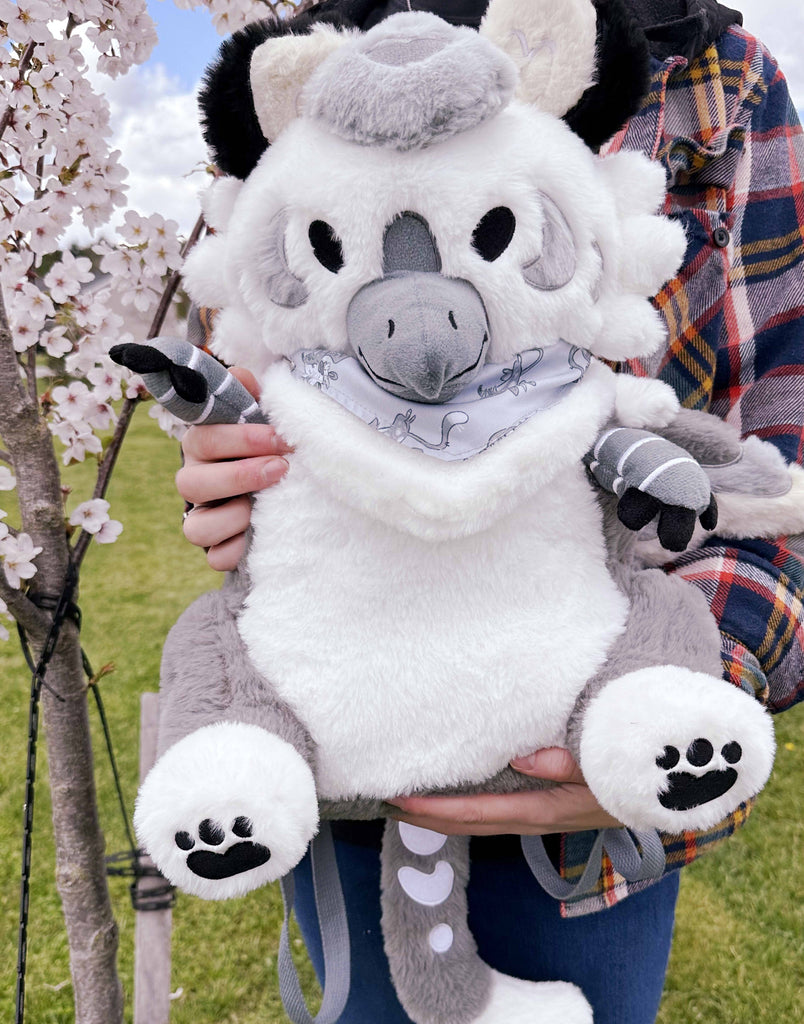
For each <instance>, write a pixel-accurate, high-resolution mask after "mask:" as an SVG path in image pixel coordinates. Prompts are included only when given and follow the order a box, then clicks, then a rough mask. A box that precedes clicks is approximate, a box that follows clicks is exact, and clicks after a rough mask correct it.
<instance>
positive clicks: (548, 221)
mask: <svg viewBox="0 0 804 1024" xmlns="http://www.w3.org/2000/svg"><path fill="white" fill-rule="evenodd" d="M538 196H539V199H540V200H541V203H542V209H543V211H544V227H543V228H542V251H541V254H540V255H539V256H538V257H537V258H536V259H535V260H533V261H532V262H531V263H526V264H525V265H524V266H523V267H522V276H523V277H524V279H525V281H527V283H528V284H529V285H530V286H531V287H532V288H538V289H539V290H540V291H555V290H556V289H558V288H563V287H564V285H565V284H569V282H570V281H571V280H572V278H573V277H574V275H575V267H576V266H577V257H576V253H575V239H574V238H573V237H572V231H571V229H570V226H569V224H568V223H567V220H566V218H565V217H564V214H563V213H562V212H561V210H559V208H558V207H557V206H556V204H555V203H554V202H553V200H552V199H551V198H550V197H549V196H546V195H545V194H544V193H543V192H539V193H538Z"/></svg>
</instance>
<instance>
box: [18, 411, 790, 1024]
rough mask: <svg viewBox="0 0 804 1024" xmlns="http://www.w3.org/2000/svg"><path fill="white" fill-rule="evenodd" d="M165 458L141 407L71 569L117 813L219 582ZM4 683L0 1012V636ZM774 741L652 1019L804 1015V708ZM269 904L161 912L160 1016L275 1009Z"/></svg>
mask: <svg viewBox="0 0 804 1024" xmlns="http://www.w3.org/2000/svg"><path fill="white" fill-rule="evenodd" d="M177 467H178V451H177V447H176V445H175V443H173V442H170V441H168V440H166V439H164V438H163V437H162V436H161V435H159V436H158V435H157V430H156V428H155V426H154V424H153V423H152V422H151V421H150V420H149V419H148V417H147V415H146V414H145V410H140V411H139V412H138V414H137V417H135V423H134V426H133V428H132V430H131V432H130V436H129V438H128V439H127V442H126V445H125V447H124V451H123V454H122V456H121V459H120V463H119V466H118V469H117V471H116V475H115V478H114V480H113V483H112V486H111V489H110V492H109V495H108V497H109V499H110V501H111V502H112V515H113V516H116V517H117V518H120V519H122V520H123V521H124V523H125V530H124V532H123V534H122V536H121V538H120V540H119V541H118V542H117V543H116V544H114V545H112V546H109V547H105V548H104V547H100V546H97V545H95V546H94V547H93V548H92V549H91V550H90V553H89V555H88V558H87V561H86V564H85V570H84V573H83V579H82V588H81V595H80V604H81V607H82V610H83V613H84V629H83V643H84V647H85V650H86V652H87V654H88V656H89V659H90V661H91V662H92V664H93V666H94V667H95V668H96V669H97V668H98V667H99V666H101V665H103V664H105V663H107V662H114V664H115V671H114V672H113V673H112V674H111V675H109V676H107V677H106V678H105V679H104V680H103V682H102V684H101V685H102V688H103V695H104V700H105V704H106V708H107V712H108V717H109V720H110V724H111V729H112V734H113V737H114V741H115V747H116V751H117V757H118V760H119V764H120V769H121V772H122V776H123V783H124V787H125V793H126V798H127V801H128V804H129V809H131V807H132V806H133V802H134V795H135V792H136V779H137V757H138V751H137V727H138V726H137V724H138V720H139V695H140V693H142V692H143V691H145V690H152V689H156V687H157V679H158V664H159V654H160V648H161V645H162V642H163V640H164V636H165V633H166V632H167V630H168V628H169V627H170V625H171V623H172V622H173V621H174V620H175V618H176V617H177V616H178V614H179V612H180V611H181V610H182V609H183V608H184V607H185V606H186V605H187V604H188V603H189V602H190V601H191V600H192V599H193V598H194V597H195V596H196V595H197V594H199V593H201V592H202V591H204V590H206V589H210V588H211V587H215V586H218V585H219V582H220V580H219V577H218V576H216V574H214V573H212V572H211V571H210V570H208V569H207V568H206V565H205V563H204V560H203V557H202V556H201V555H200V553H199V552H197V551H196V550H194V549H192V548H191V547H190V545H188V544H187V543H185V542H184V540H183V538H182V536H181V528H180V523H181V502H180V500H179V498H178V497H177V495H176V493H175V491H174V489H173V486H172V477H173V473H174V472H175V470H176V468H177ZM87 469H88V467H76V468H75V469H73V470H71V471H70V472H69V473H68V481H67V482H68V483H70V484H71V485H72V486H73V487H74V502H73V503H75V502H77V501H80V500H83V499H84V498H85V497H86V496H88V495H87V480H88V479H89V477H88V473H87ZM0 679H2V687H0V714H1V715H2V716H3V718H4V720H5V721H6V732H5V743H4V745H3V748H2V751H0V834H2V836H3V837H4V838H3V852H4V856H3V858H2V860H1V861H0V915H1V917H0V933H1V934H2V935H3V937H4V938H3V945H2V947H0V948H2V957H1V958H0V1005H2V1006H3V1007H7V1008H8V1010H4V1011H3V1012H2V1014H0V1017H1V1018H2V1019H3V1020H6V1019H11V1016H12V1011H11V1009H10V1008H11V1006H12V1005H13V994H14V982H15V974H14V964H15V960H16V956H15V940H16V927H17V913H18V878H19V847H20V837H19V833H20V824H21V813H20V809H21V805H22V799H23V788H24V762H25V741H26V735H27V702H28V686H29V680H28V676H27V674H26V671H25V669H24V667H23V662H22V659H21V656H20V655H19V652H18V650H17V648H16V642H15V640H14V639H12V640H11V641H10V642H9V643H7V644H4V645H0ZM96 717H97V716H95V715H94V712H93V718H95V719H96ZM96 725H97V722H96ZM95 734H96V744H95V750H96V776H97V780H98V791H99V799H100V806H101V816H102V822H103V825H104V829H105V831H106V836H107V849H108V851H109V852H110V853H111V852H115V851H118V850H123V849H124V848H125V833H124V830H123V827H122V824H121V819H120V814H119V811H118V809H117V805H116V797H115V793H114V788H113V784H112V777H111V772H110V769H109V764H108V761H107V760H106V757H105V753H104V750H103V747H102V743H101V734H100V731H99V730H98V729H97V728H96V730H95ZM777 735H778V740H779V753H778V757H777V763H776V769H775V771H774V775H773V778H772V779H771V782H770V783H769V785H768V787H767V789H766V790H765V793H764V794H763V796H762V799H761V800H760V802H759V806H758V807H757V809H756V811H755V812H754V814H753V815H752V816H751V818H750V820H749V822H748V824H747V826H746V827H745V828H744V829H743V830H742V832H741V833H740V834H739V835H738V836H736V837H734V838H733V839H732V840H730V841H729V842H728V843H726V844H724V845H723V846H721V848H720V849H719V850H717V851H715V852H713V853H711V854H709V855H708V856H706V857H704V858H702V859H701V860H699V861H698V862H696V863H695V864H693V865H692V866H691V867H689V868H687V869H686V870H685V872H684V878H683V884H682V891H681V903H680V909H679V914H678V920H677V928H676V942H675V948H674V952H673V957H672V961H671V966H670V973H669V976H668V979H667V987H666V994H665V998H664V1002H663V1006H662V1011H661V1014H660V1017H659V1022H660V1024H671V1022H672V1024H693V1022H705V1024H797V1022H799V1021H801V1020H802V1019H804V971H802V963H804V898H802V897H804V882H802V878H803V877H804V823H802V809H803V804H802V796H801V790H802V786H801V782H802V779H803V778H804V713H802V711H801V709H800V708H799V709H797V710H794V711H792V712H791V713H789V714H787V715H784V716H782V717H781V718H779V719H777ZM40 751H41V770H40V775H39V782H38V788H37V803H36V823H35V840H34V857H33V882H32V887H31V921H30V931H29V974H28V989H27V991H28V999H27V1020H28V1021H30V1022H32V1024H68V1022H70V1021H72V1019H73V1012H72V989H71V985H70V974H69V966H68V961H67V950H66V939H65V935H64V930H63V925H62V919H61V912H60V909H59V902H58V898H57V896H56V892H55V887H54V880H53V841H52V835H51V831H50V819H49V811H50V808H49V799H48V777H47V771H46V757H45V753H44V744H41V745H40ZM110 885H111V890H112V899H113V903H114V907H115V913H116V915H117V919H118V922H119V925H120V972H121V976H122V979H123V984H124V986H125V989H126V995H127V1003H128V1010H127V1013H128V1017H127V1019H128V1020H130V1019H131V987H132V963H133V934H134V917H133V912H132V910H131V908H130V904H129V899H128V892H127V882H126V881H125V880H122V879H111V880H110ZM280 909H281V903H280V899H279V894H278V891H277V890H276V889H275V888H270V889H263V890H261V891H258V892H256V893H252V894H251V895H250V896H248V897H246V898H244V899H241V900H233V901H229V902H227V903H225V904H213V903H204V902H202V901H200V900H196V899H192V898H190V897H186V896H181V895H180V896H179V898H178V900H177V904H176V908H175V910H174V918H173V920H174V942H173V986H172V987H173V989H174V991H175V999H174V1002H173V1004H172V1014H171V1021H172V1022H173V1024H205V1022H210V1024H211V1022H215V1024H224V1022H226V1024H257V1022H260V1024H266V1022H267V1024H271V1022H279V1021H282V1020H284V1019H285V1018H284V1015H283V1013H282V1011H281V1007H280V1003H279V997H278V992H277V976H276V946H277V937H278V934H279V922H280V916H281V915H280ZM296 941H297V944H299V943H298V939H297V940H296ZM299 945H300V944H299ZM602 953H603V955H605V953H604V951H602ZM636 955H637V956H638V951H637V952H636ZM306 976H307V977H308V978H309V972H307V975H306Z"/></svg>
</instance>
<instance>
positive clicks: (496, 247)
mask: <svg viewBox="0 0 804 1024" xmlns="http://www.w3.org/2000/svg"><path fill="white" fill-rule="evenodd" d="M515 227H516V218H515V217H514V215H513V213H512V212H511V211H510V210H509V209H508V207H507V206H495V207H494V209H493V210H489V212H488V213H485V214H483V216H482V217H481V218H480V221H479V222H478V225H477V227H476V228H475V230H474V233H473V234H472V248H473V249H474V250H475V252H476V253H477V254H478V255H479V256H482V257H483V259H484V260H485V261H486V262H487V263H491V262H493V261H494V260H496V259H497V257H498V256H502V254H503V253H504V252H505V250H506V249H507V248H508V246H509V244H510V242H511V239H512V238H513V237H514V228H515Z"/></svg>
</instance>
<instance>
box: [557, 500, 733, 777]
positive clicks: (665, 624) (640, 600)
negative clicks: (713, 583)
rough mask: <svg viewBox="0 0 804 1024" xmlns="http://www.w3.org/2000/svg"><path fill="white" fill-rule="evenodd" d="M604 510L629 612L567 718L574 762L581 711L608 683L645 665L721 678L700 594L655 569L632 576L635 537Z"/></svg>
mask: <svg viewBox="0 0 804 1024" xmlns="http://www.w3.org/2000/svg"><path fill="white" fill-rule="evenodd" d="M606 505H607V508H606V510H605V517H604V527H605V529H606V534H607V538H608V539H609V540H610V543H609V568H610V570H611V571H612V575H613V576H614V578H615V579H616V581H617V583H618V586H619V587H620V589H621V590H623V592H624V593H625V594H626V596H627V597H628V600H629V605H630V607H629V612H628V619H627V621H626V626H625V631H624V633H623V634H622V635H621V636H620V638H619V639H618V641H617V643H616V644H615V645H614V646H613V647H612V648H611V650H610V651H609V653H608V657H607V659H606V662H605V664H604V665H603V667H602V668H601V669H600V671H599V672H598V673H597V674H596V675H595V676H594V677H593V678H592V679H590V680H589V682H588V683H587V684H586V686H585V688H584V690H583V692H582V693H581V695H580V696H579V698H578V700H577V702H576V704H575V709H574V711H573V712H572V715H571V716H570V719H569V723H568V726H567V747H568V749H569V750H570V752H571V753H572V755H573V757H575V758H576V759H578V757H579V753H580V738H581V731H582V729H583V719H584V714H585V712H586V708H587V707H588V705H589V702H590V701H591V699H592V698H593V697H594V696H595V695H596V694H598V693H599V692H600V691H601V690H602V689H603V688H604V687H605V685H606V684H607V683H608V682H610V681H611V680H613V679H617V678H619V677H620V676H623V675H625V674H626V673H628V672H635V671H637V670H638V669H641V668H648V667H649V666H651V665H677V666H679V667H681V668H688V669H691V670H693V671H696V672H705V673H708V674H709V675H711V676H714V677H715V678H719V677H720V675H721V673H722V666H721V660H720V631H719V630H718V628H717V623H716V622H715V619H714V616H713V615H712V612H711V611H710V608H709V604H708V603H707V600H706V597H705V595H704V594H703V593H702V592H701V591H700V590H698V589H696V588H695V587H691V586H690V585H689V583H687V582H686V581H685V580H682V579H679V578H677V577H675V576H668V575H666V574H665V573H664V572H662V570H661V569H642V570H639V571H635V568H634V564H633V550H634V544H635V543H636V541H635V535H634V534H631V535H630V536H626V535H625V532H624V531H623V529H622V527H621V526H620V525H619V523H617V522H616V512H615V506H614V502H613V501H611V499H609V500H608V501H607V503H606Z"/></svg>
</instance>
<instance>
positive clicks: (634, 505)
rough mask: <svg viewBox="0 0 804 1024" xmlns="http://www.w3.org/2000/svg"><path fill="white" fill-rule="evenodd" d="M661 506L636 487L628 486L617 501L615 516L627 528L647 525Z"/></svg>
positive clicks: (635, 528) (632, 528) (636, 528)
mask: <svg viewBox="0 0 804 1024" xmlns="http://www.w3.org/2000/svg"><path fill="white" fill-rule="evenodd" d="M660 508H661V502H660V501H659V499H658V498H654V497H653V496H652V495H650V494H645V492H644V491H640V490H639V488H638V487H629V488H628V490H627V491H626V492H625V494H623V496H622V497H621V498H620V500H619V502H618V503H617V518H618V519H619V520H620V522H621V523H622V524H623V526H625V527H626V528H627V529H629V530H634V531H636V530H641V529H642V527H643V526H647V525H648V523H649V522H650V521H651V519H653V517H654V516H655V515H656V513H657V512H658V511H659V509H660Z"/></svg>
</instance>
